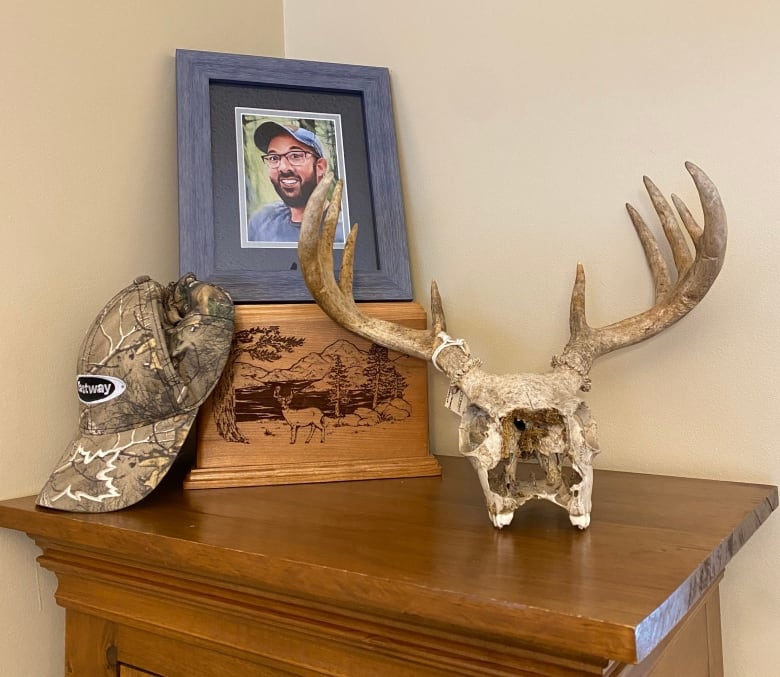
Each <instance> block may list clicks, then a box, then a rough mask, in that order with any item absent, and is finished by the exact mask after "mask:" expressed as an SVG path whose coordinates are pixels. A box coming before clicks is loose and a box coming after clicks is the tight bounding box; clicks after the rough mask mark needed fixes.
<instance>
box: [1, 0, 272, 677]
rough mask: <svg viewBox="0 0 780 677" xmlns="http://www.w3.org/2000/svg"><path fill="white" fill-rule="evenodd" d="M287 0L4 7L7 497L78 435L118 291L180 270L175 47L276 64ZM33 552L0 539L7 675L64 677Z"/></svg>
mask: <svg viewBox="0 0 780 677" xmlns="http://www.w3.org/2000/svg"><path fill="white" fill-rule="evenodd" d="M282 26H283V23H282V4H281V0H259V1H258V0H220V2H208V1H206V0H197V1H194V2H182V1H181V0H155V1H154V2H118V1H115V0H110V1H108V2H87V1H86V0H71V1H69V2H56V1H55V0H44V2H23V1H21V0H10V2H5V3H4V5H3V11H2V21H0V70H1V71H2V77H1V78H0V82H2V84H3V92H2V96H0V149H1V150H2V152H1V153H0V186H2V191H1V192H2V206H0V223H1V224H2V225H1V226H0V227H1V228H2V243H3V256H2V259H3V262H2V265H0V280H1V281H2V284H1V286H2V288H3V289H4V293H3V295H2V301H0V316H1V317H2V318H3V322H2V324H1V325H0V334H2V351H0V373H1V374H2V381H1V383H2V385H1V386H0V387H1V388H2V402H3V406H2V408H1V409H0V498H10V497H14V496H23V495H28V494H33V493H37V491H38V490H39V489H40V487H41V485H42V484H43V482H44V481H45V479H46V478H47V477H48V475H49V472H50V471H51V470H52V464H53V463H54V461H55V460H56V457H57V455H58V454H59V451H60V450H61V448H62V447H63V445H64V443H65V442H66V441H67V440H68V439H69V438H70V437H71V436H72V434H73V432H74V430H75V426H76V414H77V411H76V404H75V398H74V397H72V392H73V376H74V373H73V369H74V368H75V360H76V354H77V350H78V346H79V344H80V342H81V338H82V337H83V335H84V332H85V331H86V328H87V326H88V324H89V322H91V321H92V319H93V318H94V316H95V314H96V312H97V310H98V309H99V308H100V307H101V306H102V305H103V304H104V303H105V302H106V300H107V299H108V298H109V297H110V295H112V294H113V293H114V292H115V291H117V290H118V289H120V288H122V287H123V286H124V285H126V284H127V283H128V282H130V281H131V280H132V279H133V278H134V277H136V276H137V275H139V274H142V273H146V274H149V275H151V276H152V277H153V278H155V279H158V280H160V281H167V280H171V279H175V277H176V276H177V273H178V224H177V176H176V99H175V77H174V52H175V50H176V48H187V49H203V50H213V51H219V52H240V53H246V54H264V55H270V56H281V55H282V54H283V34H282V33H283V28H282ZM38 552H39V551H38V550H37V548H36V547H35V546H34V545H33V544H32V542H31V541H30V540H29V539H27V538H26V537H25V536H24V535H22V534H20V533H17V532H10V531H7V530H0V600H2V603H1V604H0V620H1V621H2V623H1V624H2V627H3V630H2V632H0V674H2V675H4V676H7V677H30V676H33V675H34V676H35V677H48V676H51V677H54V676H55V675H62V660H63V659H62V655H63V652H62V643H63V628H62V618H63V614H62V611H61V609H59V607H57V606H55V604H54V601H53V591H54V586H55V581H54V576H53V575H52V574H50V573H49V572H48V571H45V570H43V569H40V568H39V567H36V566H32V564H33V562H34V558H35V557H36V555H37V554H38Z"/></svg>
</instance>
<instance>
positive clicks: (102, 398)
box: [76, 374, 127, 404]
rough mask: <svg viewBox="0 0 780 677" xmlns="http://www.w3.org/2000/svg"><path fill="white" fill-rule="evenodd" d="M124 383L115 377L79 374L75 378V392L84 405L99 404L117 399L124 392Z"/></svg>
mask: <svg viewBox="0 0 780 677" xmlns="http://www.w3.org/2000/svg"><path fill="white" fill-rule="evenodd" d="M125 388H127V386H126V385H125V382H124V381H123V380H122V379H121V378H116V377H115V376H99V375H97V374H79V375H78V376H76V390H77V391H78V394H79V400H80V401H81V402H83V403H84V404H101V403H102V402H108V401H109V400H113V399H114V398H115V397H119V396H120V395H121V394H122V393H123V392H125Z"/></svg>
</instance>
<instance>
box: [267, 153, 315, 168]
mask: <svg viewBox="0 0 780 677" xmlns="http://www.w3.org/2000/svg"><path fill="white" fill-rule="evenodd" d="M309 155H314V153H310V152H309V151H307V150H291V151H289V152H288V153H269V154H268V155H263V162H265V164H267V165H268V166H269V167H270V168H271V169H276V168H277V167H278V166H279V165H280V164H281V163H282V158H287V162H288V163H289V164H291V165H292V166H293V167H300V166H301V165H302V164H303V163H304V162H306V158H307V157H308V156H309Z"/></svg>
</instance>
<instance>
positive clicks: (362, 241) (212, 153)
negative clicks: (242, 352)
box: [176, 49, 412, 303]
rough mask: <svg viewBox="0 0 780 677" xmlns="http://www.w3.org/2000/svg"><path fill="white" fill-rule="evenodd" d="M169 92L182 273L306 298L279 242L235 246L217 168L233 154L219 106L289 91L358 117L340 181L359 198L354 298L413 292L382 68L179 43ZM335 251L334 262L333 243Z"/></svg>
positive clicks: (224, 171)
mask: <svg viewBox="0 0 780 677" xmlns="http://www.w3.org/2000/svg"><path fill="white" fill-rule="evenodd" d="M176 93H177V124H178V163H179V167H178V173H179V264H180V270H181V271H182V273H188V272H192V273H195V275H196V276H197V277H198V278H199V279H201V280H204V281H208V282H211V283H213V284H218V285H220V286H222V287H223V288H225V289H226V290H227V291H228V292H229V293H230V294H231V295H232V297H233V299H234V301H235V302H237V303H279V302H304V301H312V299H311V296H310V294H309V292H308V289H306V286H305V283H304V282H303V278H302V277H301V274H300V271H298V270H297V265H296V263H295V262H293V263H292V265H290V264H289V260H279V261H278V263H277V262H276V259H274V258H273V257H275V256H276V257H278V256H280V255H281V254H279V253H278V251H277V252H274V251H258V250H254V251H252V252H247V251H246V250H244V251H241V250H239V249H237V247H236V245H235V242H236V238H234V236H233V235H234V233H233V230H232V229H233V228H234V227H235V234H236V235H237V234H238V232H239V226H238V223H237V222H236V223H234V222H233V205H232V200H233V198H235V195H232V196H231V195H230V194H229V193H230V191H231V190H233V189H232V188H231V187H230V181H229V179H228V178H225V177H230V176H231V171H232V170H231V166H230V163H231V162H233V163H235V157H236V152H235V142H232V145H231V141H230V138H229V136H228V135H227V133H223V131H222V127H224V126H225V125H226V124H227V123H225V125H223V124H222V123H221V118H222V117H223V115H222V112H221V110H222V108H225V109H226V108H227V107H229V106H232V105H241V104H245V103H246V102H247V101H249V102H250V105H251V104H252V102H254V103H255V104H257V102H261V103H262V104H263V105H264V106H265V107H270V108H273V107H274V103H273V101H281V102H282V104H285V105H287V104H288V99H289V98H291V97H292V98H295V97H304V99H305V100H306V101H307V103H309V105H310V106H311V105H314V106H317V107H322V108H329V109H338V108H339V106H341V105H344V106H345V107H346V109H349V110H350V111H354V114H352V113H350V114H351V115H352V118H354V119H355V120H356V121H357V123H356V124H355V125H354V130H357V131H354V130H353V131H352V132H351V134H350V141H351V144H352V145H353V146H354V150H352V151H350V152H351V155H352V158H353V167H354V168H356V169H355V170H354V171H353V170H348V186H349V189H350V199H351V200H352V201H353V202H354V203H357V204H360V202H361V200H362V202H363V204H364V205H365V209H364V210H363V212H364V214H365V216H364V217H363V218H362V220H361V219H358V223H359V224H360V236H359V237H358V249H357V251H356V257H355V258H356V265H355V276H354V297H355V299H356V300H358V301H408V300H411V299H412V288H411V276H410V272H409V255H408V247H407V239H406V226H405V223H404V210H403V200H402V194H401V181H400V173H399V165H398V153H397V149H396V136H395V123H394V119H393V108H392V100H391V94H390V75H389V71H388V70H387V69H386V68H381V67H375V66H355V65H347V64H332V63H322V62H314V61H301V60H294V59H282V58H274V57H261V56H246V55H239V54H223V53H217V52H202V51H194V50H183V49H179V50H176ZM223 100H224V101H225V102H226V103H223ZM267 100H270V101H271V103H268V101H267ZM312 102H313V103H312ZM279 105H280V107H281V104H279ZM298 105H299V106H300V105H301V104H298ZM220 107H221V108H220ZM225 116H226V114H225ZM230 158H232V160H231V159H230ZM221 177H222V178H221ZM223 179H224V180H223ZM235 184H236V188H235V191H236V193H237V191H238V190H240V188H239V187H238V184H237V182H235ZM224 186H227V188H225V187H224ZM361 246H362V249H361ZM290 251H291V252H292V253H289V254H288V256H296V261H297V250H295V249H293V250H290ZM334 254H336V265H338V263H339V261H340V258H341V252H334ZM361 261H363V262H364V263H365V265H364V264H362V263H361Z"/></svg>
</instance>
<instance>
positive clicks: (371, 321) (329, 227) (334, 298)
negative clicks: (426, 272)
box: [298, 172, 445, 360]
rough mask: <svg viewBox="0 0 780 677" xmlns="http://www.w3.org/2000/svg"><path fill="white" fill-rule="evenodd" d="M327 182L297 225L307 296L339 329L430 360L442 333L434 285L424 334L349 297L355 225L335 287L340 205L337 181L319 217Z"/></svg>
mask: <svg viewBox="0 0 780 677" xmlns="http://www.w3.org/2000/svg"><path fill="white" fill-rule="evenodd" d="M332 183H333V174H332V173H331V172H328V174H327V175H326V176H325V177H324V178H323V180H322V181H320V183H319V184H318V185H317V187H316V188H315V189H314V192H313V193H312V195H311V197H310V198H309V202H308V203H307V205H306V210H305V211H304V214H303V221H302V223H301V234H300V237H299V239H298V258H299V259H300V263H301V272H302V274H303V278H304V280H305V281H306V286H307V287H308V288H309V291H310V292H311V295H312V296H313V297H314V299H315V300H316V301H317V303H318V304H319V306H320V307H321V308H322V309H323V310H324V311H325V313H326V314H327V315H329V316H330V317H331V319H333V320H334V322H336V323H337V324H339V325H341V326H342V327H345V328H346V329H349V330H350V331H353V332H354V333H356V334H358V335H360V336H362V337H363V338H366V339H368V340H369V341H373V342H374V343H378V344H380V345H383V346H385V347H387V348H392V349H393V350H397V351H398V352H401V353H405V354H407V355H413V356H415V357H419V358H421V359H423V360H429V359H431V357H432V355H433V351H434V349H435V348H436V346H437V344H438V343H440V342H441V339H439V338H437V335H438V334H439V332H441V331H444V327H445V320H444V311H443V309H442V305H441V297H440V296H439V290H438V288H437V286H436V283H435V282H433V283H432V284H431V316H432V323H431V324H432V326H431V328H430V329H412V328H410V327H404V326H402V325H399V324H395V323H393V322H388V321H386V320H380V319H377V318H374V317H369V316H368V315H366V314H364V313H363V312H362V311H361V310H360V309H359V308H358V306H357V304H356V303H355V300H354V298H353V296H352V276H353V265H354V257H355V239H356V237H357V232H358V227H357V224H356V225H354V226H353V227H352V229H351V230H350V233H349V235H348V237H347V242H346V244H345V246H344V255H343V258H342V261H341V273H340V275H339V282H338V284H337V283H336V280H335V278H334V276H333V238H334V234H335V231H336V224H337V223H338V217H339V208H340V206H341V190H342V183H341V181H338V182H337V183H336V186H335V188H334V189H333V195H332V196H331V199H330V204H329V205H328V208H327V213H326V215H325V218H324V219H323V218H322V213H323V210H324V207H325V204H326V202H327V198H328V192H329V190H330V187H331V185H332Z"/></svg>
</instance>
